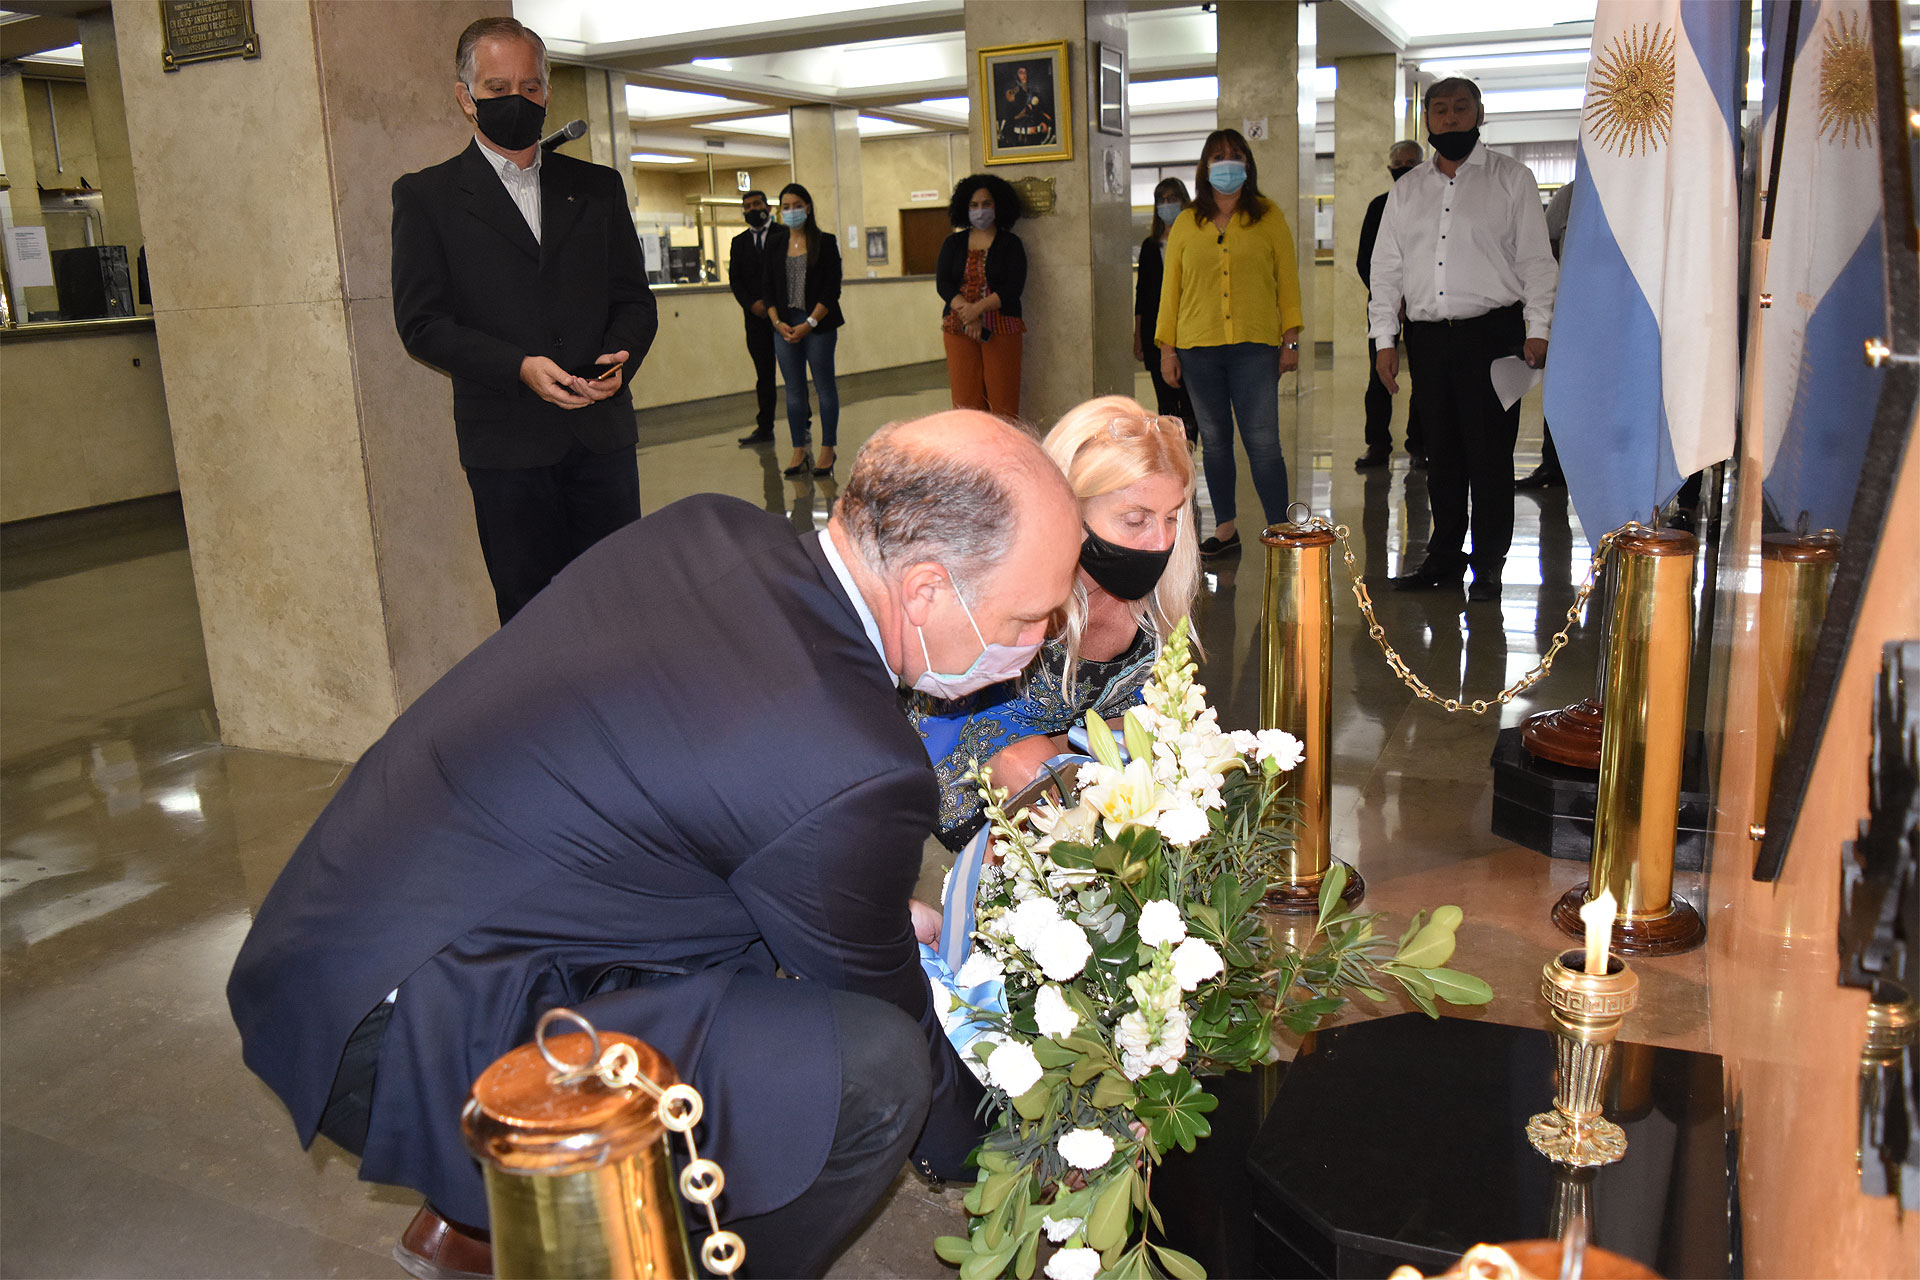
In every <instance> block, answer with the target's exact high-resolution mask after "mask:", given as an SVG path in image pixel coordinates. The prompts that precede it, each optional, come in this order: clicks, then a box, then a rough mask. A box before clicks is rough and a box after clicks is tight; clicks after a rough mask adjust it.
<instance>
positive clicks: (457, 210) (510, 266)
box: [393, 141, 659, 467]
mask: <svg viewBox="0 0 1920 1280" xmlns="http://www.w3.org/2000/svg"><path fill="white" fill-rule="evenodd" d="M393 318H394V323H395V324H396V325H397V326H398V327H399V330H400V341H401V343H402V344H404V345H405V347H406V349H407V352H408V354H410V355H412V356H414V357H415V358H416V359H419V360H424V361H425V362H427V363H428V364H430V365H433V366H434V367H435V368H438V369H443V370H445V371H446V372H447V373H449V374H451V375H453V424H454V430H455V432H456V433H457V434H458V436H459V438H460V461H461V463H462V465H464V466H469V467H542V466H550V465H552V464H553V463H556V462H558V461H560V459H561V458H563V457H565V456H566V453H567V450H568V449H569V448H570V447H571V446H572V444H573V442H574V441H575V440H578V441H579V442H580V443H581V444H583V445H585V446H586V447H587V448H589V449H591V450H593V451H594V452H596V453H606V452H610V451H612V450H614V449H619V448H631V447H632V446H633V444H634V443H635V439H636V434H637V433H636V431H635V425H634V417H633V396H632V394H631V393H630V392H629V390H628V387H627V385H626V381H630V380H631V379H632V377H633V373H634V370H636V369H638V368H639V367H640V359H641V357H642V356H644V355H645V354H646V352H647V348H648V347H650V346H652V345H653V335H654V332H655V330H656V329H658V328H659V320H658V317H657V315H656V313H655V310H654V302H653V292H652V290H650V289H649V288H648V287H647V272H646V264H645V263H644V261H643V260H642V259H641V256H640V240H639V237H638V236H636V235H635V234H634V231H633V218H632V217H631V215H630V214H629V213H628V212H627V198H626V190H625V188H624V187H622V186H621V184H620V175H619V174H617V173H615V172H614V171H613V170H611V169H608V168H606V167H604V166H601V165H593V164H586V163H584V162H582V161H579V160H575V159H573V158H571V157H569V156H563V155H560V154H558V153H557V152H548V153H547V154H546V155H544V156H543V157H541V161H540V239H539V240H537V241H536V240H535V239H534V238H533V233H532V232H531V231H529V230H528V229H527V221H526V219H525V218H523V217H521V216H520V209H519V207H518V206H517V205H515V204H514V202H513V197H511V196H509V195H508V194H507V189H506V187H505V185H503V184H502V183H501V181H500V175H499V174H498V173H495V172H494V170H493V168H492V166H491V165H490V164H489V163H488V161H487V159H486V157H485V156H483V155H482V154H481V151H480V144H479V142H478V141H475V142H473V143H471V144H469V145H468V147H467V149H466V150H465V151H463V152H461V153H460V154H459V155H457V156H455V157H454V158H453V159H451V160H447V161H444V162H443V163H440V164H437V165H434V166H433V167H432V168H430V169H422V170H420V171H419V172H418V173H410V174H407V175H406V176H405V177H403V178H401V179H400V180H399V181H397V182H395V183H394V184H393ZM621 350H625V351H627V352H628V353H629V358H628V361H627V369H626V373H625V375H624V380H623V382H622V385H621V387H620V390H619V392H617V393H616V394H614V395H612V396H610V397H608V398H607V399H605V400H602V401H599V402H598V403H596V404H592V405H588V406H587V407H586V408H583V409H562V408H561V407H560V406H558V405H555V404H549V403H548V402H547V401H545V400H542V399H541V398H540V397H538V396H536V395H535V394H534V393H533V392H532V391H531V390H529V389H528V388H527V386H526V385H525V384H524V383H522V382H521V381H520V362H521V360H522V359H524V358H525V357H527V356H530V355H534V356H546V357H547V358H549V359H550V360H552V361H553V362H554V363H555V364H557V365H559V366H560V367H562V368H564V369H578V368H581V367H583V366H586V365H590V364H592V363H593V361H594V358H595V357H596V356H600V355H603V354H605V353H607V352H609V351H621Z"/></svg>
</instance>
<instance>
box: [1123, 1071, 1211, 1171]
mask: <svg viewBox="0 0 1920 1280" xmlns="http://www.w3.org/2000/svg"><path fill="white" fill-rule="evenodd" d="M1138 1087H1139V1090H1140V1101H1139V1102H1138V1103H1136V1104H1135V1105H1134V1109H1133V1110H1134V1114H1135V1115H1136V1116H1138V1117H1139V1118H1140V1119H1141V1121H1142V1122H1144V1123H1145V1124H1146V1126H1147V1133H1148V1135H1149V1136H1151V1137H1152V1138H1153V1143H1154V1146H1155V1147H1157V1148H1158V1149H1159V1150H1161V1151H1166V1150H1169V1149H1171V1148H1172V1147H1173V1146H1174V1144H1176V1143H1178V1144H1179V1146H1180V1149H1181V1150H1182V1151H1192V1150H1193V1145H1194V1143H1196V1142H1198V1141H1199V1140H1200V1139H1201V1138H1204V1137H1206V1136H1207V1135H1208V1134H1209V1133H1212V1132H1213V1126H1212V1124H1210V1123H1209V1122H1208V1121H1207V1112H1209V1111H1212V1110H1213V1109H1214V1108H1215V1107H1216V1106H1218V1105H1220V1104H1219V1101H1218V1099H1216V1098H1215V1097H1214V1096H1213V1095H1212V1094H1210V1093H1208V1092H1207V1091H1206V1090H1205V1089H1202V1088H1201V1087H1200V1082H1199V1081H1198V1080H1195V1079H1194V1078H1193V1076H1192V1074H1191V1073H1189V1072H1188V1071H1187V1069H1186V1068H1185V1067H1181V1068H1180V1069H1179V1070H1178V1071H1176V1072H1174V1073H1173V1074H1172V1075H1168V1074H1167V1073H1165V1072H1164V1071H1155V1072H1152V1073H1150V1074H1149V1075H1148V1076H1147V1077H1146V1078H1145V1079H1143V1080H1141V1081H1140V1083H1139V1086H1138Z"/></svg>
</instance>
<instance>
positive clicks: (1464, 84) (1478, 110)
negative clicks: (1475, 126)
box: [1420, 76, 1487, 118]
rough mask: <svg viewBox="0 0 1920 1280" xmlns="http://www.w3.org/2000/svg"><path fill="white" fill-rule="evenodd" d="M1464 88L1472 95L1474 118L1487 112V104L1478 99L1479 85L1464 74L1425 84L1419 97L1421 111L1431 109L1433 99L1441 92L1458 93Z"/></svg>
mask: <svg viewBox="0 0 1920 1280" xmlns="http://www.w3.org/2000/svg"><path fill="white" fill-rule="evenodd" d="M1461 90H1465V91H1466V92H1467V93H1469V94H1471V95H1473V113H1474V115H1475V117H1476V118H1480V117H1484V116H1485V115H1486V114H1487V104H1486V103H1484V102H1482V101H1481V100H1480V86H1479V85H1477V84H1475V83H1474V82H1473V81H1471V80H1469V79H1467V78H1466V77H1465V76H1448V77H1447V78H1446V79H1445V80H1436V81H1434V82H1433V83H1432V84H1430V85H1428V86H1427V92H1426V94H1425V96H1423V97H1422V98H1421V99H1420V109H1421V110H1422V111H1431V110H1433V100H1434V98H1436V97H1438V96H1439V95H1440V94H1443V93H1459V92H1460V91H1461Z"/></svg>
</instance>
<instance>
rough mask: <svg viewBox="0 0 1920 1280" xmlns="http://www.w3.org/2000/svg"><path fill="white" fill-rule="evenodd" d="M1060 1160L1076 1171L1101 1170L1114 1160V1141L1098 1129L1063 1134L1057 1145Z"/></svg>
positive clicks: (1078, 1130)
mask: <svg viewBox="0 0 1920 1280" xmlns="http://www.w3.org/2000/svg"><path fill="white" fill-rule="evenodd" d="M1055 1146H1056V1147H1058V1148H1059V1151H1060V1158H1061V1159H1062V1160H1065V1161H1066V1162H1067V1163H1068V1164H1070V1165H1072V1166H1073V1167H1074V1168H1076V1169H1101V1168H1105V1167H1106V1163H1107V1161H1109V1160H1111V1159H1113V1139H1112V1138H1111V1137H1109V1136H1108V1135H1106V1134H1105V1133H1102V1132H1101V1131H1100V1130H1098V1129H1075V1130H1074V1131H1073V1132H1071V1133H1063V1134H1061V1135H1060V1140H1059V1142H1057V1143H1056V1144H1055Z"/></svg>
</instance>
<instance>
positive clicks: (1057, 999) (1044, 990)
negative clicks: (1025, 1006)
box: [1033, 983, 1080, 1040]
mask: <svg viewBox="0 0 1920 1280" xmlns="http://www.w3.org/2000/svg"><path fill="white" fill-rule="evenodd" d="M1033 1020H1034V1022H1035V1023H1037V1024H1038V1025H1039V1027H1040V1034H1041V1035H1043V1036H1052V1037H1053V1038H1054V1039H1056V1040H1058V1039H1060V1037H1062V1036H1067V1035H1072V1034H1073V1029H1074V1028H1075V1027H1077V1026H1079V1025H1080V1015H1079V1014H1077V1013H1075V1012H1074V1011H1073V1006H1072V1005H1070V1004H1068V1003H1067V998H1066V997H1065V996H1064V995H1062V994H1060V988H1058V987H1056V986H1054V985H1052V984H1051V983H1049V984H1047V985H1046V986H1044V987H1041V988H1040V990H1039V992H1038V993H1037V994H1036V995H1035V996H1034V998H1033Z"/></svg>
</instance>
